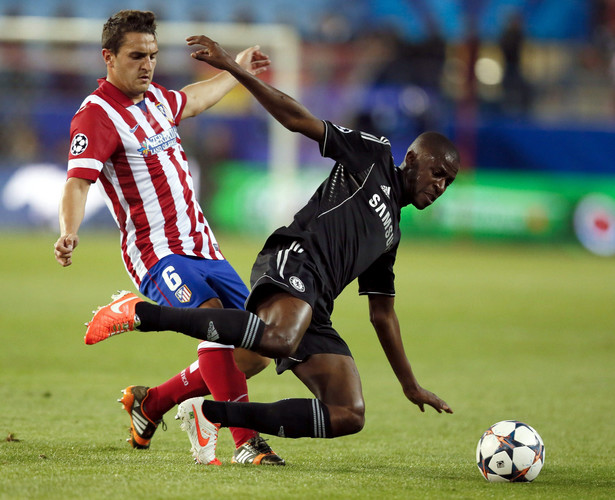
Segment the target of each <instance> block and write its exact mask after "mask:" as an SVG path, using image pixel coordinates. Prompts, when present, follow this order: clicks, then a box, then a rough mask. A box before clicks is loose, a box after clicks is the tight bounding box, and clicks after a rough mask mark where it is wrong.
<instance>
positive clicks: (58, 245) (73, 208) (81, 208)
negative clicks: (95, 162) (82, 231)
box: [53, 177, 91, 267]
mask: <svg viewBox="0 0 615 500" xmlns="http://www.w3.org/2000/svg"><path fill="white" fill-rule="evenodd" d="M90 185H91V182H90V181H88V180H85V179H78V178H76V177H71V178H70V179H68V180H67V181H66V184H65V185H64V191H63V193H62V198H61V199H60V207H59V210H58V212H59V219H60V237H59V238H58V240H57V241H56V242H55V244H54V246H53V249H54V255H55V259H56V260H57V261H58V262H59V263H60V265H62V266H63V267H66V266H70V265H71V264H72V263H73V261H72V257H73V251H74V250H75V248H76V247H77V245H78V244H79V236H78V235H77V231H78V230H79V226H80V225H81V222H82V221H83V216H84V215H85V202H86V200H87V197H88V191H89V190H90Z"/></svg>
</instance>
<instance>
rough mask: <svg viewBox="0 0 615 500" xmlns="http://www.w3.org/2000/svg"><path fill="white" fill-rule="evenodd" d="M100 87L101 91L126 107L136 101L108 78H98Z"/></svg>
mask: <svg viewBox="0 0 615 500" xmlns="http://www.w3.org/2000/svg"><path fill="white" fill-rule="evenodd" d="M98 89H99V90H100V92H102V93H103V94H105V95H106V96H108V97H110V98H111V99H113V100H114V101H116V102H117V103H118V104H121V105H122V106H124V107H125V108H129V107H130V106H134V104H135V103H134V102H132V99H130V98H129V97H128V96H127V95H126V94H124V92H122V91H121V90H120V89H118V88H117V87H116V86H115V85H113V84H112V83H110V82H109V81H108V80H107V79H106V78H99V79H98Z"/></svg>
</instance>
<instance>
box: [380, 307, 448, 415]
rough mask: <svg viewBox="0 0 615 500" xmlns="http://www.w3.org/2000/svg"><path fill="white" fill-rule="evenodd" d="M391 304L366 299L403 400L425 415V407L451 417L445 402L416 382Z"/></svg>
mask: <svg viewBox="0 0 615 500" xmlns="http://www.w3.org/2000/svg"><path fill="white" fill-rule="evenodd" d="M394 303H395V299H394V298H393V297H388V296H383V295H370V296H369V311H370V320H371V322H372V325H373V326H374V329H375V330H376V334H377V335H378V340H379V341H380V345H381V346H382V349H383V350H384V353H385V354H386V357H387V359H388V361H389V364H390V365H391V368H392V369H393V372H394V373H395V376H396V377H397V379H398V380H399V383H400V384H401V386H402V390H403V391H404V394H405V396H406V397H407V398H408V399H409V400H410V401H411V402H412V403H414V404H415V405H417V406H418V407H419V409H420V410H421V411H422V412H424V411H425V405H429V406H431V407H433V408H434V409H435V410H436V411H437V412H438V413H441V412H443V411H444V412H446V413H453V411H452V410H451V409H450V407H449V406H448V405H447V404H446V402H444V401H443V400H442V399H440V398H439V397H438V396H436V395H435V394H433V393H432V392H430V391H427V390H425V389H423V388H422V387H421V386H420V385H419V383H418V382H417V380H416V377H415V376H414V373H413V371H412V366H411V365H410V361H409V360H408V357H407V356H406V352H405V349H404V345H403V341H402V337H401V329H400V327H399V320H398V319H397V314H396V313H395V308H394Z"/></svg>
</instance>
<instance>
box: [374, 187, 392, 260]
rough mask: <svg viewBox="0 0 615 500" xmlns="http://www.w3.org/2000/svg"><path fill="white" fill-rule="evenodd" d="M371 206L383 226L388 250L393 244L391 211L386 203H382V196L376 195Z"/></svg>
mask: <svg viewBox="0 0 615 500" xmlns="http://www.w3.org/2000/svg"><path fill="white" fill-rule="evenodd" d="M369 206H370V207H372V208H374V209H375V211H376V213H377V214H378V216H379V217H380V220H381V221H382V225H383V227H384V237H385V238H386V240H387V245H386V247H387V249H388V248H389V247H390V246H391V244H392V243H393V219H392V218H391V211H390V210H388V209H387V206H386V205H385V204H384V203H381V202H380V195H379V194H374V195H373V196H372V197H371V198H370V200H369Z"/></svg>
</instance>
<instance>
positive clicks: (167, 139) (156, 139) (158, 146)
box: [138, 127, 178, 156]
mask: <svg viewBox="0 0 615 500" xmlns="http://www.w3.org/2000/svg"><path fill="white" fill-rule="evenodd" d="M177 138H178V134H177V127H171V128H170V129H168V130H164V131H162V132H160V133H159V134H156V135H153V136H152V137H148V138H147V139H145V140H144V141H143V142H142V143H141V147H140V148H139V149H138V151H139V153H141V154H142V155H143V156H151V155H156V154H158V153H161V152H162V151H164V150H165V149H169V148H171V147H173V146H175V144H176V143H177Z"/></svg>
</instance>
